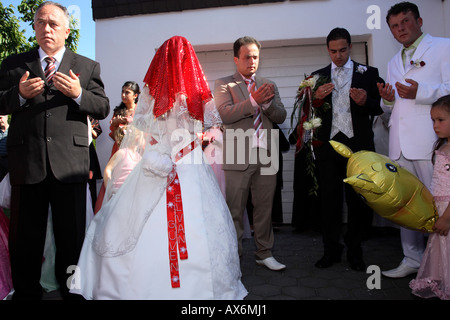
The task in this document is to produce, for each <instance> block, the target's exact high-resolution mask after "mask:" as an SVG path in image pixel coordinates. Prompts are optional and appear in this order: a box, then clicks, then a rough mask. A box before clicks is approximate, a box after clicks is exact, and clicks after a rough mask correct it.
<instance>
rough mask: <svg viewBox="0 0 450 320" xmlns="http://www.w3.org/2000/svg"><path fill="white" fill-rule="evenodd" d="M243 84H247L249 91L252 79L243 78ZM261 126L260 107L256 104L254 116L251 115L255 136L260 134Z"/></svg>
mask: <svg viewBox="0 0 450 320" xmlns="http://www.w3.org/2000/svg"><path fill="white" fill-rule="evenodd" d="M245 84H246V85H247V90H248V92H249V93H250V89H251V87H252V84H253V80H252V79H250V80H247V79H246V80H245ZM262 128H263V126H262V119H261V109H260V106H258V107H257V108H256V111H255V115H254V117H253V129H255V134H256V136H257V137H258V138H259V135H260V132H261V131H260V129H262Z"/></svg>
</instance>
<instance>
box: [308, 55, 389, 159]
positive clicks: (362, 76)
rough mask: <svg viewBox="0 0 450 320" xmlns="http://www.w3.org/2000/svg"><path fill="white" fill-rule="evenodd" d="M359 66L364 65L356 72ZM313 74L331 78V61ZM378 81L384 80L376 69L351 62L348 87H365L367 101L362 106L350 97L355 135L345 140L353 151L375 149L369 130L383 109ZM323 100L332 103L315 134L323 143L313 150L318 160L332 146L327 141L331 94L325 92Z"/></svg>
mask: <svg viewBox="0 0 450 320" xmlns="http://www.w3.org/2000/svg"><path fill="white" fill-rule="evenodd" d="M358 66H363V67H365V68H366V70H365V71H363V70H362V69H363V68H360V69H359V70H360V71H358ZM313 74H320V75H321V76H326V77H329V78H330V79H331V64H329V65H328V66H326V67H325V68H323V69H320V70H317V71H315V72H313ZM377 82H382V83H384V80H383V79H382V78H380V76H379V73H378V69H377V68H374V67H370V66H364V65H361V64H359V63H357V62H355V61H353V75H352V84H351V87H352V88H361V89H364V90H366V92H367V101H366V104H365V105H364V106H358V105H357V104H356V103H355V102H354V101H353V99H350V110H351V115H352V123H353V134H354V137H353V138H352V139H348V140H346V141H345V143H346V144H347V146H348V147H349V148H350V149H352V151H354V152H356V151H359V150H371V151H373V150H375V146H374V142H373V130H372V121H373V116H375V115H379V114H381V113H382V112H383V110H382V109H381V107H380V99H381V97H380V94H379V92H378V87H377ZM325 101H327V102H328V103H329V104H330V105H331V108H329V109H328V110H327V111H326V112H324V114H323V115H322V126H321V127H320V128H319V130H318V131H317V133H316V134H317V135H316V138H317V139H319V140H320V141H322V142H323V144H322V146H319V147H316V148H315V149H314V152H315V154H316V157H318V158H319V159H320V158H321V157H325V156H327V155H326V153H327V151H329V149H330V148H331V147H330V144H329V143H328V141H329V140H330V133H331V123H332V119H333V111H332V108H333V103H332V95H331V94H330V95H328V96H327V97H326V98H325ZM338 140H339V139H338ZM339 142H344V141H339ZM333 152H335V151H333Z"/></svg>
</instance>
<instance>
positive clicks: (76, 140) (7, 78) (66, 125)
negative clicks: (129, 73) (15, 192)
mask: <svg viewBox="0 0 450 320" xmlns="http://www.w3.org/2000/svg"><path fill="white" fill-rule="evenodd" d="M70 69H71V70H72V71H73V72H74V73H75V74H77V75H78V77H79V79H80V83H81V87H82V99H81V103H80V104H79V105H78V104H77V103H76V102H75V101H74V100H73V99H71V98H68V97H66V96H65V95H63V94H62V93H61V92H59V91H58V90H57V89H56V88H55V87H54V86H48V85H47V86H46V90H45V92H44V93H43V94H40V95H38V96H36V97H35V98H33V99H29V100H27V101H26V103H25V104H24V105H22V106H21V105H20V100H19V80H20V78H21V77H22V75H23V74H24V73H25V72H26V71H29V72H30V76H29V79H31V78H35V77H40V78H42V79H44V80H45V77H44V72H43V70H42V66H41V62H40V60H39V52H38V50H37V49H36V50H32V51H30V52H26V53H22V54H18V55H14V56H11V57H8V58H7V59H5V60H4V61H3V62H2V65H1V68H0V114H12V117H11V123H10V127H9V135H8V143H7V145H8V157H9V161H10V163H11V165H10V179H11V184H12V185H16V184H34V183H38V182H40V181H42V180H43V179H44V178H45V177H46V176H47V170H48V168H49V167H50V168H51V170H52V172H53V174H54V175H55V177H56V178H57V179H58V180H59V181H61V182H65V183H81V182H87V181H88V175H89V139H88V125H90V123H89V120H88V118H87V115H90V116H92V117H93V118H95V119H104V118H106V116H107V115H108V114H109V100H108V98H107V97H106V95H105V92H104V85H103V82H102V80H101V78H100V65H99V63H97V62H95V61H93V60H90V59H88V58H86V57H83V56H81V55H78V54H76V53H74V52H72V51H70V50H69V49H67V48H66V51H65V53H64V56H63V59H62V61H61V64H60V66H59V69H58V71H59V72H62V73H64V74H67V75H68V74H69V70H70Z"/></svg>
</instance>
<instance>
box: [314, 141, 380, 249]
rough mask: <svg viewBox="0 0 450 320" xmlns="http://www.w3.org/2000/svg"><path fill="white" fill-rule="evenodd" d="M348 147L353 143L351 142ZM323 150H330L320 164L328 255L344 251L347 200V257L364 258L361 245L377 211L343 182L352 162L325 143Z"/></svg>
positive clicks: (322, 213) (322, 157) (322, 210)
mask: <svg viewBox="0 0 450 320" xmlns="http://www.w3.org/2000/svg"><path fill="white" fill-rule="evenodd" d="M335 140H337V139H335ZM342 140H345V139H342ZM343 142H346V141H343ZM346 145H350V143H348V142H347V143H346ZM323 148H327V149H329V150H327V152H326V156H325V154H323V155H322V156H321V157H320V159H319V160H318V161H317V164H318V166H319V170H318V172H319V184H320V189H321V190H320V191H321V192H320V197H321V222H322V235H323V244H324V251H325V254H331V255H334V254H337V253H339V252H342V244H340V243H339V242H340V237H341V236H342V231H343V230H342V219H343V201H344V200H345V201H346V204H347V209H348V211H347V230H346V232H345V234H344V235H343V238H344V239H343V240H344V243H345V244H346V246H347V249H348V251H347V255H350V256H354V257H361V256H362V250H361V242H362V240H363V239H364V238H365V237H366V236H367V233H368V232H369V230H370V226H371V223H372V218H373V211H372V209H371V208H370V207H369V206H368V205H367V204H366V203H365V202H364V201H363V199H361V197H360V196H359V195H358V194H357V193H356V192H355V191H354V190H353V188H352V187H351V186H350V185H349V184H346V183H344V182H343V180H344V179H345V178H346V177H347V174H346V172H347V161H348V159H347V158H345V157H343V156H341V155H339V154H338V153H337V152H336V151H335V150H334V149H333V148H332V147H331V145H330V144H325V145H324V146H323ZM344 191H345V192H344Z"/></svg>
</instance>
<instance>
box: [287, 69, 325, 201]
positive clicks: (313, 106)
mask: <svg viewBox="0 0 450 320" xmlns="http://www.w3.org/2000/svg"><path fill="white" fill-rule="evenodd" d="M328 82H330V79H329V78H328V77H323V76H320V75H317V74H316V75H310V76H307V75H305V79H304V80H303V81H302V82H301V83H300V86H299V88H298V90H297V96H296V99H295V103H294V109H293V111H292V114H291V130H295V131H296V137H297V143H296V153H298V152H300V150H302V148H304V147H305V148H307V149H306V150H307V151H308V155H307V163H308V165H307V168H306V170H307V173H308V174H309V175H310V176H311V177H312V178H313V186H312V187H311V189H310V194H313V195H317V191H318V183H317V178H316V176H315V164H314V159H315V157H314V147H317V146H319V145H321V144H322V142H321V141H319V140H317V139H316V138H315V133H316V132H317V130H319V129H320V127H321V125H322V118H321V115H322V113H323V112H324V111H325V110H327V109H329V108H330V104H329V103H328V102H326V101H324V100H321V99H316V98H315V92H316V90H317V88H319V87H320V86H321V85H323V84H325V83H328ZM294 121H295V122H294ZM294 123H295V124H296V127H295V128H294V126H293V125H294Z"/></svg>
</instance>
